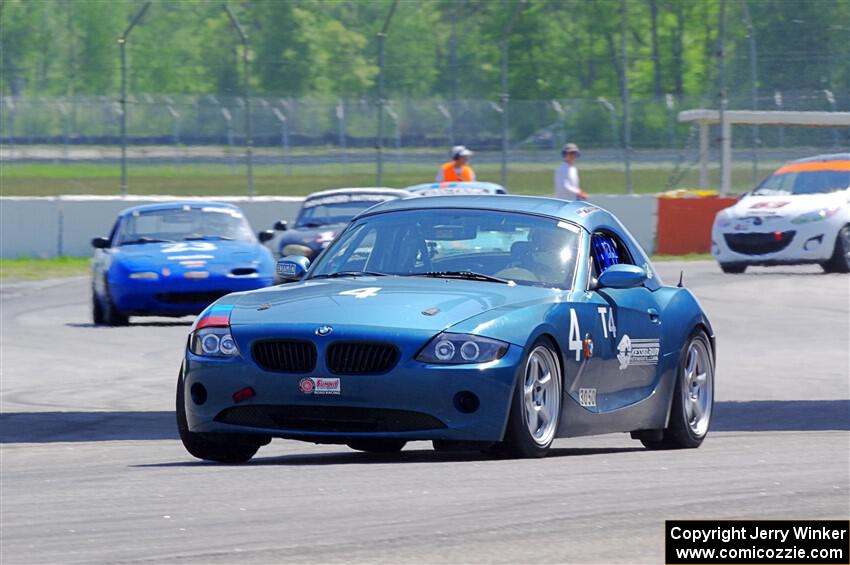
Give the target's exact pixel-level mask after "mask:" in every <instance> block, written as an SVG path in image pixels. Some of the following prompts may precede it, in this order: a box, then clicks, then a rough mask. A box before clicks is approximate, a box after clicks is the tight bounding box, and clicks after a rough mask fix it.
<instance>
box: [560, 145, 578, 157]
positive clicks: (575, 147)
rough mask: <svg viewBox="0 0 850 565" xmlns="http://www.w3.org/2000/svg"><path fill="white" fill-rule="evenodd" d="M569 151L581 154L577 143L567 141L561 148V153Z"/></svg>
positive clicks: (564, 153)
mask: <svg viewBox="0 0 850 565" xmlns="http://www.w3.org/2000/svg"><path fill="white" fill-rule="evenodd" d="M567 153H575V154H576V155H578V156H581V151H580V150H579V148H578V145H576V144H575V143H567V144H566V145H564V147H562V148H561V155H566V154H567Z"/></svg>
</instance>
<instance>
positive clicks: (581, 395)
mask: <svg viewBox="0 0 850 565" xmlns="http://www.w3.org/2000/svg"><path fill="white" fill-rule="evenodd" d="M578 403H579V404H580V405H581V406H584V407H585V408H595V407H596V389H595V388H580V389H578Z"/></svg>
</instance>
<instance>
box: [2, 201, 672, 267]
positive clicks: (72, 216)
mask: <svg viewBox="0 0 850 565" xmlns="http://www.w3.org/2000/svg"><path fill="white" fill-rule="evenodd" d="M173 200H177V198H176V197H173V196H134V197H129V198H121V197H118V196H115V197H109V196H58V197H42V198H23V197H3V198H0V256H2V257H5V258H12V257H42V258H50V257H56V256H58V255H66V256H86V255H91V253H92V248H91V244H90V242H91V239H92V238H93V237H97V236H106V235H109V230H110V229H111V228H112V224H113V222H114V221H115V217H116V216H117V215H118V213H119V212H120V211H121V210H124V209H125V208H130V207H132V206H139V205H141V204H151V203H154V202H163V201H173ZM182 200H189V201H195V200H216V201H219V202H230V203H233V204H235V205H237V206H239V207H240V208H242V210H243V211H244V212H245V216H246V217H247V218H248V221H249V222H250V223H251V227H252V228H253V229H254V231H259V230H264V229H270V228H271V227H272V226H273V225H274V223H275V222H276V221H277V220H287V221H289V222H292V221H293V220H294V219H295V216H296V215H297V213H298V210H299V208H300V207H301V202H302V201H303V198H295V197H284V196H262V197H257V198H253V199H250V198H247V197H220V198H184V199H182ZM591 202H592V203H594V204H597V205H599V206H601V207H603V208H605V209H607V210H610V211H611V212H613V213H614V214H615V215H616V216H617V217H619V218H620V220H621V221H622V222H623V223H624V224H625V225H626V227H627V228H628V229H629V230H630V231H631V232H632V234H633V235H634V236H635V237H636V238H637V239H638V241H640V243H641V245H643V247H644V249H645V250H646V251H647V252H648V253H653V251H654V249H655V233H656V223H657V217H658V203H657V200H656V198H655V197H654V196H652V195H640V196H615V195H600V196H594V197H593V198H592V199H591ZM276 240H277V238H275V240H272V241H271V242H269V243H268V246H269V248H271V249H273V250H276V249H277V246H276V244H275V242H276Z"/></svg>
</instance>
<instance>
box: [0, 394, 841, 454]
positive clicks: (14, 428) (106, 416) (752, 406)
mask: <svg viewBox="0 0 850 565" xmlns="http://www.w3.org/2000/svg"><path fill="white" fill-rule="evenodd" d="M711 430H712V431H714V432H773V431H800V432H806V431H850V400H755V401H750V402H717V403H715V405H714V417H713V418H712V425H711ZM176 439H178V435H177V426H176V422H175V418H174V412H172V411H160V412H4V413H2V414H0V444H4V443H57V442H95V441H145V440H151V441H159V440H176ZM552 451H553V455H555V456H557V455H558V453H559V452H560V451H563V452H564V453H563V455H585V454H588V453H585V452H587V451H588V450H587V449H564V450H561V449H560V448H556V449H554V450H552ZM593 451H594V450H593V449H591V450H590V453H592V452H593ZM412 453H413V452H412ZM428 453H432V452H428ZM459 453H461V452H459ZM461 454H463V453H461ZM346 455H350V456H360V457H363V456H366V457H374V456H371V455H366V454H354V453H353V454H346ZM455 455H456V454H455V453H452V452H449V453H444V454H441V457H452V456H455ZM466 455H468V454H466ZM288 457H289V456H288ZM299 457H300V456H299ZM310 457H319V458H324V457H332V456H331V455H315V456H313V455H311V456H310ZM441 460H444V459H441ZM271 461H272V464H275V463H274V462H275V460H274V459H272V460H271ZM286 461H288V459H286ZM402 461H403V460H402ZM358 462H360V460H358ZM279 463H280V462H278V464H279Z"/></svg>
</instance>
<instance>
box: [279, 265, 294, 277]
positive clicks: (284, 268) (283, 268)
mask: <svg viewBox="0 0 850 565" xmlns="http://www.w3.org/2000/svg"><path fill="white" fill-rule="evenodd" d="M277 274H279V275H282V276H291V277H294V276H295V275H296V265H295V263H278V264H277Z"/></svg>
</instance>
